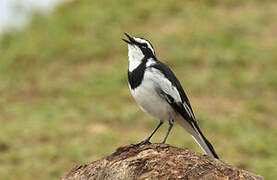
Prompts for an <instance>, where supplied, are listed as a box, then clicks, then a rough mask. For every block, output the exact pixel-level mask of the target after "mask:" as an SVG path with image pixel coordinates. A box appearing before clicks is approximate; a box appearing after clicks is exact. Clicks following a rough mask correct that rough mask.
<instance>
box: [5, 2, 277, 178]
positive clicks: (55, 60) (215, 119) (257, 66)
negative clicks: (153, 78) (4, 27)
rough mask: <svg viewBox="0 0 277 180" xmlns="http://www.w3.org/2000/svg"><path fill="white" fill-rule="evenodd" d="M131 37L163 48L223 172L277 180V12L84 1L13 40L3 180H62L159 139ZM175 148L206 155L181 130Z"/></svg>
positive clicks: (248, 6)
mask: <svg viewBox="0 0 277 180" xmlns="http://www.w3.org/2000/svg"><path fill="white" fill-rule="evenodd" d="M124 32H128V33H130V34H131V35H133V36H137V37H144V38H146V39H149V40H151V42H152V44H153V45H154V47H155V49H156V54H157V57H158V59H160V60H161V61H163V62H165V63H166V64H167V65H169V66H170V67H171V69H172V70H173V71H174V72H175V73H176V75H177V77H178V78H179V79H180V81H181V83H182V85H183V87H184V89H185V90H186V92H187V94H188V96H189V98H190V101H191V103H192V106H193V109H194V111H195V114H196V117H197V120H198V122H199V125H200V127H201V129H202V130H203V133H204V134H205V135H206V136H207V138H208V139H209V140H210V141H211V142H212V144H213V146H214V147H215V149H216V151H217V153H218V154H219V156H220V158H221V159H222V160H223V161H225V162H227V163H229V164H231V165H234V166H236V167H239V168H243V169H245V170H248V171H251V172H254V173H257V174H261V175H262V176H264V177H265V178H266V179H276V178H277V171H276V169H277V141H276V137H277V119H276V117H277V110H276V108H277V71H276V67H277V60H276V59H277V43H276V42H277V36H276V32H277V2H276V1H273V0H272V1H270V0H266V1H259V0H246V1H239V0H209V1H205V0H199V1H185V2H184V1H178V0H169V1H166V2H164V3H162V2H160V1H158V0H156V1H128V0H118V1H107V0H101V1H100V0H98V1H97V0H94V1H92V0H82V1H70V2H67V3H64V4H61V5H59V6H58V7H57V8H56V9H55V10H54V12H53V13H52V14H51V15H50V16H42V15H39V14H34V15H33V18H32V21H31V23H30V25H29V26H27V27H25V28H24V29H23V30H20V31H10V32H8V33H5V34H4V35H2V37H1V41H0V95H1V96H0V122H1V126H0V174H1V179H57V178H59V177H60V176H61V175H64V174H65V173H66V172H67V171H68V170H69V169H70V168H72V167H73V166H74V165H77V164H84V163H89V162H92V161H94V160H96V159H99V158H101V157H103V156H106V155H108V154H110V153H112V152H113V151H115V149H116V148H117V147H119V146H123V145H128V144H131V143H135V142H139V141H141V140H142V139H144V138H145V137H146V136H148V135H149V134H150V132H151V131H152V130H153V129H154V127H155V126H156V124H157V123H158V121H157V120H156V119H154V118H152V117H150V116H149V115H147V114H145V113H143V112H142V111H141V110H140V109H139V108H138V106H137V105H136V103H135V101H134V100H133V99H132V97H131V95H130V93H129V89H128V85H127V68H128V60H127V45H126V44H125V43H124V42H123V41H122V40H121V39H120V38H123V37H124V36H123V33H124ZM166 129H167V125H164V127H163V128H161V130H159V131H158V133H157V134H156V136H155V137H154V138H153V139H152V142H161V141H162V139H163V137H164V135H165V133H166ZM167 143H169V144H171V145H173V146H177V147H181V148H189V149H191V150H193V151H198V152H201V153H202V151H201V149H200V148H199V147H198V145H197V144H196V143H195V142H194V141H193V139H192V138H191V137H190V136H189V135H188V133H186V131H185V130H184V129H182V128H181V127H180V126H178V125H176V126H174V129H173V131H172V133H171V135H170V136H169V139H168V141H167Z"/></svg>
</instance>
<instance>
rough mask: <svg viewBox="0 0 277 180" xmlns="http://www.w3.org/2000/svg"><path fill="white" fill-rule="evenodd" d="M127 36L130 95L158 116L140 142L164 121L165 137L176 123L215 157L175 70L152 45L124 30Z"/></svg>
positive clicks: (149, 112) (140, 105)
mask: <svg viewBox="0 0 277 180" xmlns="http://www.w3.org/2000/svg"><path fill="white" fill-rule="evenodd" d="M125 35H126V36H127V38H128V39H122V40H124V41H125V42H126V43H128V57H129V68H128V81H129V88H130V91H131V94H132V95H133V97H134V99H135V100H136V102H137V104H138V105H139V107H140V108H141V109H142V110H143V111H144V112H147V113H148V114H150V115H152V116H154V117H155V118H157V119H159V120H160V122H159V124H158V126H157V127H156V128H155V130H154V131H153V132H152V133H151V134H150V136H149V137H147V138H146V139H145V140H143V141H142V142H140V143H138V144H135V145H142V144H145V143H150V139H151V137H152V136H153V135H154V134H155V132H156V131H157V130H158V129H159V127H160V126H161V125H162V124H163V123H164V122H169V127H168V130H167V133H166V136H165V138H164V140H163V142H162V143H165V142H166V139H167V137H168V135H169V133H170V131H171V129H172V127H173V124H174V122H177V123H178V124H179V125H181V126H182V127H183V128H184V129H186V130H187V131H188V133H189V134H190V135H191V136H192V137H193V138H194V140H195V141H196V142H197V143H198V144H199V145H200V147H201V148H202V149H203V150H204V151H205V152H206V153H207V154H208V155H210V156H212V157H214V158H217V159H218V156H217V154H216V152H215V150H214V148H213V146H212V145H211V143H210V142H209V141H208V140H207V139H206V138H205V136H204V135H203V133H202V132H201V130H200V128H199V126H198V125H197V123H196V120H195V116H194V113H193V111H192V108H191V105H190V102H189V100H188V98H187V96H186V94H185V92H184V90H183V88H182V86H181V84H180V82H179V80H178V79H177V78H176V76H175V75H174V73H173V72H172V71H171V70H170V69H169V68H168V67H167V66H166V65H165V64H163V63H162V62H160V61H159V60H158V59H157V58H156V54H155V51H154V48H153V46H152V45H151V43H150V42H149V41H147V40H146V39H143V38H135V37H131V36H129V35H128V34H127V33H125Z"/></svg>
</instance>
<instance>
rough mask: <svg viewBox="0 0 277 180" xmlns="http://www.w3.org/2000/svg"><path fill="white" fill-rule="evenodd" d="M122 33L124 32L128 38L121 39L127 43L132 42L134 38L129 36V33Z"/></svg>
mask: <svg viewBox="0 0 277 180" xmlns="http://www.w3.org/2000/svg"><path fill="white" fill-rule="evenodd" d="M124 34H125V36H127V38H128V39H129V40H126V39H122V40H123V41H125V42H126V43H128V44H134V42H135V40H134V38H132V37H131V36H129V34H127V33H124Z"/></svg>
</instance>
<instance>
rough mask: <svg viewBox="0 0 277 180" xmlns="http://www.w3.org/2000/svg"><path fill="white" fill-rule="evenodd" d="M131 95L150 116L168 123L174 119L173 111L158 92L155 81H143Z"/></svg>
mask: <svg viewBox="0 0 277 180" xmlns="http://www.w3.org/2000/svg"><path fill="white" fill-rule="evenodd" d="M130 90H131V93H132V95H133V97H134V99H135V100H136V102H137V104H138V105H139V107H140V108H141V109H142V110H143V111H144V112H147V113H149V114H150V115H152V116H154V117H155V118H158V119H159V120H161V121H168V120H170V118H172V115H173V110H172V108H171V107H170V105H169V104H168V103H167V102H166V101H165V100H164V99H162V98H161V97H160V96H159V95H158V94H157V92H156V90H155V86H154V83H153V81H143V82H142V84H141V85H140V86H139V87H137V88H136V89H134V90H132V89H131V88H130Z"/></svg>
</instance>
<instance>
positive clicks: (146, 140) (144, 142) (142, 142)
mask: <svg viewBox="0 0 277 180" xmlns="http://www.w3.org/2000/svg"><path fill="white" fill-rule="evenodd" d="M144 144H151V142H150V141H149V139H145V140H143V141H141V142H139V143H137V144H132V145H133V146H140V145H144Z"/></svg>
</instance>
